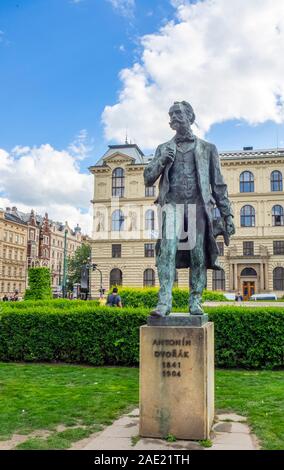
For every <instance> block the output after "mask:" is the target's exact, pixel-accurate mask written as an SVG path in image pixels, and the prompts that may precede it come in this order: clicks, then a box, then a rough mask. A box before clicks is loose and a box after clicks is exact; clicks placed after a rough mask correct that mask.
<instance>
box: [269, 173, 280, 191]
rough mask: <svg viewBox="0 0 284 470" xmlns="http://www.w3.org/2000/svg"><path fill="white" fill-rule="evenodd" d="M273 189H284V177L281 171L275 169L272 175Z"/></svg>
mask: <svg viewBox="0 0 284 470" xmlns="http://www.w3.org/2000/svg"><path fill="white" fill-rule="evenodd" d="M270 183H271V191H283V178H282V173H281V171H278V170H275V171H273V172H272V173H271V176H270Z"/></svg>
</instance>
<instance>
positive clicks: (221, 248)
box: [217, 242, 224, 256]
mask: <svg viewBox="0 0 284 470" xmlns="http://www.w3.org/2000/svg"><path fill="white" fill-rule="evenodd" d="M217 245H218V249H219V255H220V256H224V242H217Z"/></svg>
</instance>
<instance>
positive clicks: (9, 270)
mask: <svg viewBox="0 0 284 470" xmlns="http://www.w3.org/2000/svg"><path fill="white" fill-rule="evenodd" d="M8 276H9V277H11V266H8Z"/></svg>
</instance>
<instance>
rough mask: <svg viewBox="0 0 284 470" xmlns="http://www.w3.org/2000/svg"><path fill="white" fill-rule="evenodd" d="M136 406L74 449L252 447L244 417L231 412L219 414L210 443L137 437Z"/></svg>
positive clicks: (255, 441)
mask: <svg viewBox="0 0 284 470" xmlns="http://www.w3.org/2000/svg"><path fill="white" fill-rule="evenodd" d="M138 422H139V410H138V409H136V410H134V411H132V412H131V413H129V414H128V415H124V416H122V417H121V418H119V419H118V420H117V421H115V422H114V423H113V424H112V425H111V426H108V427H107V428H105V429H104V430H103V431H102V432H100V433H98V434H96V435H93V436H91V438H88V439H85V440H84V441H81V443H76V444H74V446H73V447H72V448H73V449H79V448H80V449H82V450H255V449H258V448H259V446H258V443H257V440H256V438H255V437H254V436H253V435H252V434H251V431H250V429H249V427H248V425H247V423H246V418H244V417H243V416H238V415H236V414H234V413H228V414H219V415H218V416H217V419H216V423H215V424H214V426H213V431H212V437H211V441H212V447H203V446H202V445H201V444H200V443H199V442H194V441H179V440H178V441H175V442H167V441H165V440H163V439H153V438H140V437H139V435H138V434H139V430H138Z"/></svg>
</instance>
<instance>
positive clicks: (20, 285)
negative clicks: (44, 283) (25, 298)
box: [19, 283, 22, 292]
mask: <svg viewBox="0 0 284 470" xmlns="http://www.w3.org/2000/svg"><path fill="white" fill-rule="evenodd" d="M19 291H20V292H22V284H21V283H20V284H19Z"/></svg>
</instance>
